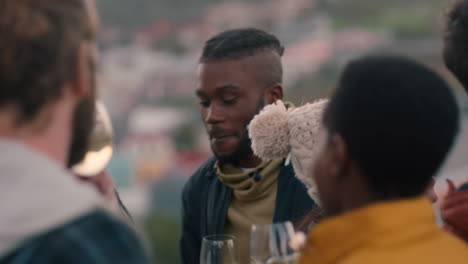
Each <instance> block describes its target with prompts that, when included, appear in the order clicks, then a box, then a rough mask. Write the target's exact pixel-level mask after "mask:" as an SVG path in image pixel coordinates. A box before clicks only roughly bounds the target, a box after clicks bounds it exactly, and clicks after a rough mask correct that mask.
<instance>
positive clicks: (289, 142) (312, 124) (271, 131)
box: [248, 99, 328, 203]
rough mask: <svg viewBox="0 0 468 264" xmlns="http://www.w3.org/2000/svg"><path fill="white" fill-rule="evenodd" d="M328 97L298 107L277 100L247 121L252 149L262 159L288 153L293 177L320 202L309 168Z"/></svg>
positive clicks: (278, 157) (279, 157)
mask: <svg viewBox="0 0 468 264" xmlns="http://www.w3.org/2000/svg"><path fill="white" fill-rule="evenodd" d="M327 103H328V100H326V99H321V100H317V101H315V102H313V103H308V104H305V105H303V106H300V107H294V106H292V107H287V106H286V105H285V104H284V103H283V102H282V101H281V100H278V101H277V102H276V103H274V104H271V105H267V106H266V107H265V108H264V109H263V110H262V111H260V113H259V114H258V115H256V116H255V117H254V118H253V119H252V121H251V122H250V124H249V126H248V129H249V136H250V138H251V140H252V149H253V151H254V153H255V155H257V156H258V157H260V158H261V159H262V160H275V159H281V158H286V157H288V156H289V157H290V158H291V161H292V164H293V167H294V171H295V173H296V177H297V178H298V179H299V180H300V181H301V182H302V183H304V185H305V186H306V187H307V191H308V193H309V195H310V196H311V197H312V199H314V201H316V202H317V203H320V200H319V197H318V192H317V187H316V185H315V182H314V180H313V177H312V175H311V169H312V165H313V162H314V160H315V157H316V155H317V151H318V149H317V143H318V140H319V135H320V133H321V132H322V125H321V124H322V114H323V111H324V109H325V106H326V104H327Z"/></svg>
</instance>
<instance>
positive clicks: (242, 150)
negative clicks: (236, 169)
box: [213, 129, 253, 165]
mask: <svg viewBox="0 0 468 264" xmlns="http://www.w3.org/2000/svg"><path fill="white" fill-rule="evenodd" d="M251 144H252V141H251V140H250V138H249V131H248V130H247V129H246V130H245V131H244V133H243V135H242V138H241V139H240V141H239V145H238V146H237V148H236V149H235V150H234V152H232V153H230V154H227V155H218V154H217V153H216V152H214V151H213V153H214V155H215V157H216V159H218V161H219V162H220V163H222V164H226V163H229V164H233V165H238V163H239V161H240V160H241V159H242V158H245V157H246V156H248V155H250V154H252V153H253V152H252V145H251Z"/></svg>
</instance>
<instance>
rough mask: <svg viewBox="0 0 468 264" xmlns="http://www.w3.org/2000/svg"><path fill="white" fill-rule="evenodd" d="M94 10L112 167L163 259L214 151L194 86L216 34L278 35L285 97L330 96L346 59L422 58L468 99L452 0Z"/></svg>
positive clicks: (284, 0)
mask: <svg viewBox="0 0 468 264" xmlns="http://www.w3.org/2000/svg"><path fill="white" fill-rule="evenodd" d="M97 3H98V8H99V11H100V14H101V18H102V29H101V32H100V39H99V44H100V48H101V58H100V73H99V87H100V97H101V98H102V100H103V102H104V103H105V105H106V106H107V108H108V110H109V112H110V115H111V118H112V122H113V126H114V129H115V132H116V138H115V139H116V141H115V148H116V151H115V155H114V157H113V159H112V161H111V163H110V165H109V169H110V172H111V173H112V175H113V177H114V178H115V180H116V182H117V186H118V189H119V190H120V192H121V194H122V198H123V200H124V202H125V203H126V204H127V206H128V207H129V209H130V211H131V212H132V213H133V215H134V216H135V217H136V218H137V219H138V221H139V222H141V223H142V232H143V233H144V234H145V235H147V237H148V242H149V245H150V249H151V250H152V252H153V254H154V258H155V260H156V262H157V263H163V264H174V263H178V239H179V235H180V217H181V214H180V213H181V208H180V195H181V192H182V188H183V185H184V183H185V182H186V181H187V179H188V178H189V177H190V175H191V174H192V173H193V172H194V171H195V170H196V169H197V168H198V166H199V165H200V164H202V163H203V162H204V161H206V160H207V159H208V158H209V157H210V156H211V151H210V149H209V145H208V140H207V136H206V135H205V131H204V129H203V126H202V123H201V120H200V117H199V114H198V102H197V100H196V98H195V96H194V89H195V80H196V67H197V60H198V56H199V55H200V52H201V49H202V46H203V44H204V41H205V40H207V39H208V38H209V37H211V36H213V35H214V34H217V33H219V32H220V31H223V30H227V29H232V28H236V27H257V28H261V29H266V30H268V31H271V32H272V33H274V34H275V35H276V36H278V38H279V39H280V40H281V41H282V43H283V44H284V45H285V47H286V52H285V55H284V57H283V63H284V69H285V76H284V77H285V78H284V79H285V82H284V88H285V95H286V99H287V100H289V101H292V102H294V103H295V104H301V103H304V102H308V101H313V100H315V99H318V98H322V97H326V96H327V95H328V94H329V93H330V91H331V90H332V88H333V85H334V83H335V82H336V80H337V78H338V75H339V70H340V68H341V67H342V66H343V65H344V63H346V62H347V61H349V59H351V58H353V57H356V56H359V55H362V54H364V53H370V52H379V53H382V52H383V53H390V54H405V55H408V56H411V57H413V58H416V59H417V60H419V61H421V62H423V63H425V64H428V65H430V66H432V67H433V68H434V69H436V70H437V71H439V72H441V73H443V74H444V75H445V76H446V77H447V78H448V79H449V81H450V82H451V83H452V84H453V86H454V87H455V90H456V91H457V92H458V93H460V92H461V89H460V88H459V87H458V86H459V85H458V83H457V82H455V81H454V80H453V78H451V76H450V75H449V74H448V73H447V71H446V70H445V68H444V65H443V63H442V59H441V47H442V40H441V39H442V28H443V16H444V13H445V10H446V9H447V7H448V6H449V5H450V4H451V3H452V1H448V0H393V1H388V0H245V1H242V0H236V1H229V0H190V1H187V0H98V1H97ZM460 94H461V93H460ZM396 103H397V102H396ZM465 149H467V150H466V151H467V152H468V147H466V148H465ZM465 154H466V155H463V154H460V155H461V156H464V157H468V153H465ZM460 155H459V156H460ZM465 162H466V159H465V161H464V160H463V159H454V161H452V162H451V163H450V164H451V166H452V167H454V168H461V167H462V166H464V163H465ZM465 179H466V178H465ZM438 186H439V185H438ZM440 186H441V185H440Z"/></svg>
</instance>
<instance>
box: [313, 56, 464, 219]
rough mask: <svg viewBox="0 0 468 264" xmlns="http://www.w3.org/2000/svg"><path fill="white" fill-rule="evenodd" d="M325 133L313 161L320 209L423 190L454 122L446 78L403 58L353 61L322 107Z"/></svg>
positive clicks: (335, 210) (333, 212)
mask: <svg viewBox="0 0 468 264" xmlns="http://www.w3.org/2000/svg"><path fill="white" fill-rule="evenodd" d="M323 120H324V127H325V129H326V135H325V136H324V137H323V138H322V143H321V144H320V145H321V147H320V148H321V150H320V154H319V155H318V158H317V161H316V163H315V166H314V173H313V174H312V175H313V176H314V177H315V181H316V183H317V185H318V190H319V194H320V198H321V201H322V204H323V206H324V209H325V211H326V213H327V214H329V215H336V214H340V213H342V212H344V211H347V210H351V209H353V208H357V207H360V206H364V205H366V204H369V203H372V202H377V201H385V200H394V199H404V198H411V197H416V196H420V195H423V194H424V193H425V191H426V189H427V187H428V186H429V183H430V181H431V179H432V176H434V174H435V173H436V172H437V170H438V169H439V167H440V166H441V164H442V163H443V161H444V159H445V158H446V156H447V154H448V152H449V151H450V149H451V147H452V144H453V142H454V140H455V138H456V135H457V132H458V129H459V109H458V106H457V103H456V100H455V98H454V95H453V94H452V92H451V90H450V88H449V87H448V85H447V83H446V82H445V81H444V80H443V79H442V78H441V77H439V75H437V74H436V73H434V72H432V71H431V70H429V69H428V68H426V67H424V66H422V65H420V64H418V63H415V62H413V61H411V60H409V59H405V58H399V57H386V56H376V57H364V58H361V59H357V60H355V61H352V62H351V63H349V64H348V65H347V67H346V68H345V70H344V72H343V73H342V76H341V79H340V81H339V83H338V87H337V89H336V91H335V92H334V94H333V96H332V98H331V99H330V102H329V104H328V106H327V108H326V110H325V113H324V118H323Z"/></svg>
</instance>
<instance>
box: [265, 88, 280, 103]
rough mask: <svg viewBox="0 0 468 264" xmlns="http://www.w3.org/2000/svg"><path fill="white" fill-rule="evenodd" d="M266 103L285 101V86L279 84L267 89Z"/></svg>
mask: <svg viewBox="0 0 468 264" xmlns="http://www.w3.org/2000/svg"><path fill="white" fill-rule="evenodd" d="M265 98H266V103H267V104H272V103H274V102H276V101H278V100H282V99H283V86H282V85H281V84H279V83H277V84H275V85H273V86H271V87H269V88H267V90H266V96H265Z"/></svg>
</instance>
